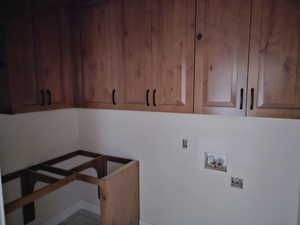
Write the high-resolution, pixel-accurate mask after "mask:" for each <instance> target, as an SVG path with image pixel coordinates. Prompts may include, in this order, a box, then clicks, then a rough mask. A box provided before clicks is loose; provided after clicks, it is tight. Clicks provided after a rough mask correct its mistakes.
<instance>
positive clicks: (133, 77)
mask: <svg viewBox="0 0 300 225" xmlns="http://www.w3.org/2000/svg"><path fill="white" fill-rule="evenodd" d="M151 1H152V0H130V1H123V17H122V21H121V23H122V24H123V34H122V39H123V40H122V41H123V49H124V52H123V54H124V55H123V57H124V71H123V73H122V74H121V76H122V77H121V80H122V83H123V85H124V86H123V87H124V88H123V91H122V93H121V95H120V99H121V101H122V104H123V107H124V108H125V109H133V110H152V107H151V104H152V101H151V99H152V97H151V89H152V87H153V78H152V74H151Z"/></svg>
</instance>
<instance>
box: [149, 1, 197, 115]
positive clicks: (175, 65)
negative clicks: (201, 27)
mask: <svg viewBox="0 0 300 225" xmlns="http://www.w3.org/2000/svg"><path fill="white" fill-rule="evenodd" d="M151 3H152V22H151V24H152V35H151V37H152V41H151V43H152V77H153V78H154V80H155V81H154V90H153V105H154V110H155V111H163V112H185V113H187V112H190V113H192V112H193V105H194V101H193V100H194V99H193V95H194V52H195V49H194V40H195V7H196V1H195V0H185V1H182V0H164V1H161V0H152V1H151Z"/></svg>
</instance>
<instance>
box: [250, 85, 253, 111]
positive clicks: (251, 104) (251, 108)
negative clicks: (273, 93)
mask: <svg viewBox="0 0 300 225" xmlns="http://www.w3.org/2000/svg"><path fill="white" fill-rule="evenodd" d="M253 108H254V88H251V103H250V110H253Z"/></svg>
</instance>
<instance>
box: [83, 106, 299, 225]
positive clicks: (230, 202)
mask: <svg viewBox="0 0 300 225" xmlns="http://www.w3.org/2000/svg"><path fill="white" fill-rule="evenodd" d="M79 132H80V134H79V137H80V142H79V144H80V147H81V148H84V149H88V150H92V151H97V152H104V153H107V154H112V155H119V156H125V157H130V158H134V159H138V160H140V161H141V206H142V211H141V216H142V220H143V221H145V222H147V223H150V224H154V225H183V224H184V225H199V224H201V225H202V224H203V225H220V224H222V225H296V224H297V223H298V222H297V220H298V208H299V191H300V188H299V187H300V177H299V171H300V163H299V159H300V120H282V119H263V118H245V117H223V116H206V115H188V114H171V113H169V114H168V113H150V112H129V111H109V110H108V111H105V110H85V109H82V110H79ZM182 138H187V139H188V140H189V149H188V151H185V150H183V149H182V148H181V139H182ZM204 152H216V153H225V154H226V155H227V157H228V162H229V164H228V172H227V173H226V174H224V173H222V172H218V171H211V170H206V169H204ZM231 176H239V177H241V178H244V185H245V188H244V189H243V190H238V189H233V188H231V187H230V177H231Z"/></svg>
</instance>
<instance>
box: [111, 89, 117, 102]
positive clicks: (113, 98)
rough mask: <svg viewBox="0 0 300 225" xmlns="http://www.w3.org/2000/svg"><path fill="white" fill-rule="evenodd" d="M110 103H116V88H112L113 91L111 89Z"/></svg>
mask: <svg viewBox="0 0 300 225" xmlns="http://www.w3.org/2000/svg"><path fill="white" fill-rule="evenodd" d="M112 103H113V105H116V104H117V103H116V89H114V90H113V91H112Z"/></svg>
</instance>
